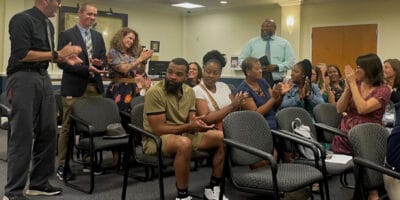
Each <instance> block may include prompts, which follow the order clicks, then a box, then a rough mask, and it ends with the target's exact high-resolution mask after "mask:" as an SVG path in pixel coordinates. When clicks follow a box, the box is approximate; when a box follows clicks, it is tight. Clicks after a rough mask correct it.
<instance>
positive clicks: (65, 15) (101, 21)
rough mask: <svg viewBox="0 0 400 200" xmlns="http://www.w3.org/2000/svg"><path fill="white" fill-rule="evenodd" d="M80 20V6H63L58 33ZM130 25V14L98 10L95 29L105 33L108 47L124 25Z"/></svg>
mask: <svg viewBox="0 0 400 200" xmlns="http://www.w3.org/2000/svg"><path fill="white" fill-rule="evenodd" d="M78 21H79V18H78V8H77V7H68V6H62V7H61V8H60V17H59V21H58V25H59V26H58V33H60V32H61V31H64V30H67V29H69V28H72V27H74V26H75V25H76V24H77V23H78ZM126 26H128V15H127V14H122V13H115V12H112V10H111V9H110V11H97V17H96V22H95V23H94V24H93V27H92V28H93V29H95V30H96V31H98V32H100V33H101V34H102V35H103V38H104V43H105V45H106V49H110V42H111V39H112V38H113V37H114V35H115V33H116V32H117V31H119V30H120V29H121V28H122V27H126Z"/></svg>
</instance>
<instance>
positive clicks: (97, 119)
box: [72, 97, 121, 132]
mask: <svg viewBox="0 0 400 200" xmlns="http://www.w3.org/2000/svg"><path fill="white" fill-rule="evenodd" d="M72 115H74V116H77V117H79V118H80V119H83V120H85V121H86V122H88V123H89V124H91V125H93V127H94V130H93V132H105V131H106V130H107V125H109V124H113V123H120V122H121V117H120V115H119V110H118V106H117V104H116V103H115V102H114V101H113V100H111V99H109V98H104V97H87V98H84V99H80V100H79V101H77V102H75V103H74V105H73V106H72ZM77 125H78V129H79V130H84V129H86V128H85V127H84V126H82V125H80V124H77Z"/></svg>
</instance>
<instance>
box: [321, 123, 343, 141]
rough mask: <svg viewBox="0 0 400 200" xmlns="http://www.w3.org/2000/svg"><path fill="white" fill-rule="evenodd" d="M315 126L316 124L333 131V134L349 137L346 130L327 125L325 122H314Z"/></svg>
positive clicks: (330, 131)
mask: <svg viewBox="0 0 400 200" xmlns="http://www.w3.org/2000/svg"><path fill="white" fill-rule="evenodd" d="M314 126H315V127H316V128H318V129H322V130H326V131H328V132H329V133H332V134H334V135H338V136H341V137H345V138H347V134H346V133H345V132H343V131H341V130H340V129H338V128H335V127H332V126H329V125H326V124H324V123H314Z"/></svg>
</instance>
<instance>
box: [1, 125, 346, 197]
mask: <svg viewBox="0 0 400 200" xmlns="http://www.w3.org/2000/svg"><path fill="white" fill-rule="evenodd" d="M6 140H7V137H6V132H5V131H3V130H1V131H0V158H4V156H5V152H6ZM110 158H111V153H110V154H109V155H105V165H109V163H110V162H111V161H110ZM6 169H7V163H6V162H4V161H0V188H1V190H0V195H3V193H4V189H3V188H4V184H5V182H6V176H7V170H6ZM74 170H75V172H77V174H80V175H79V176H77V177H76V180H77V181H79V182H82V183H89V176H87V175H85V174H82V173H81V166H74ZM132 172H133V173H136V174H139V173H140V175H142V173H143V169H142V168H141V167H135V168H134V169H133V170H132ZM170 172H172V169H170ZM210 173H211V169H210V167H200V168H199V169H198V171H192V172H191V174H190V184H189V191H190V192H191V193H192V194H194V195H196V196H202V192H203V189H204V186H205V185H206V184H208V182H209V177H210ZM167 175H168V176H167V177H166V178H165V180H164V185H165V197H166V199H167V200H170V199H175V195H176V189H175V177H174V176H173V173H167ZM349 179H352V175H349ZM95 181H96V185H95V189H94V192H93V194H91V195H89V194H85V193H82V192H79V191H76V190H74V189H72V188H69V187H67V186H65V185H64V184H63V182H61V181H59V180H58V179H57V178H56V176H55V173H54V175H53V177H52V178H51V183H52V184H54V185H56V186H59V187H62V188H63V189H64V192H63V194H62V195H59V196H52V197H32V199H46V200H56V199H65V200H75V199H81V200H95V199H96V200H103V199H104V200H105V199H107V200H117V199H121V192H122V181H123V176H122V175H119V174H116V173H112V172H111V171H108V172H107V173H105V174H104V175H100V176H96V177H95ZM350 182H353V180H350ZM329 186H330V197H331V199H332V200H349V199H351V196H352V193H353V191H352V190H351V189H346V188H343V187H342V186H341V185H340V183H339V178H338V177H333V178H331V179H330V180H329ZM226 190H227V191H226V195H227V196H228V197H229V198H230V199H231V200H245V199H247V200H261V199H263V200H265V199H272V198H271V197H265V196H264V197H263V196H257V195H254V194H248V193H242V192H238V191H236V190H235V189H233V188H232V186H230V185H229V184H227V187H226ZM158 196H159V192H158V182H157V179H155V180H152V181H148V182H140V181H138V180H136V179H133V178H130V179H129V182H128V191H127V199H129V200H136V199H138V200H155V199H158ZM300 196H301V195H299V194H292V195H291V198H290V199H300ZM314 197H315V198H314V199H320V197H319V195H315V194H314ZM287 199H289V198H288V197H287Z"/></svg>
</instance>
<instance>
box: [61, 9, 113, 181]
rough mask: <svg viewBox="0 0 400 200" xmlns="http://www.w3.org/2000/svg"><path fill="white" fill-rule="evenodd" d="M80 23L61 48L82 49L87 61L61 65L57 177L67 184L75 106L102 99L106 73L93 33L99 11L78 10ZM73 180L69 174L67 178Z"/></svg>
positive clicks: (100, 43) (98, 41)
mask: <svg viewBox="0 0 400 200" xmlns="http://www.w3.org/2000/svg"><path fill="white" fill-rule="evenodd" d="M78 16H79V22H78V24H77V25H76V26H74V27H73V28H71V29H68V30H66V31H64V32H61V33H60V36H59V41H58V45H59V48H60V47H63V46H65V45H66V44H69V43H72V44H73V45H78V46H81V47H82V50H83V51H82V53H80V54H79V57H80V58H81V59H82V60H83V61H84V63H82V64H81V65H79V66H74V67H72V66H70V65H68V64H59V65H58V66H59V67H60V68H61V69H63V76H62V80H61V96H62V104H63V123H62V129H61V133H60V137H59V140H58V164H59V167H58V169H57V176H58V178H59V179H60V180H63V174H64V162H65V157H66V153H67V144H68V135H69V126H70V120H69V116H70V114H71V108H72V104H73V103H74V102H76V100H78V99H79V98H83V97H87V96H96V95H97V96H99V95H101V94H102V93H103V91H104V87H103V82H102V79H101V74H102V73H106V70H104V66H105V65H106V62H107V58H106V48H105V45H104V39H103V36H102V35H101V33H99V32H97V31H95V30H93V29H91V28H90V27H91V26H92V25H93V24H94V22H95V20H96V16H97V8H96V7H95V5H93V4H90V3H83V4H81V6H80V8H79V10H78ZM71 177H72V174H71V173H69V172H68V173H67V178H68V179H70V178H71Z"/></svg>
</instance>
